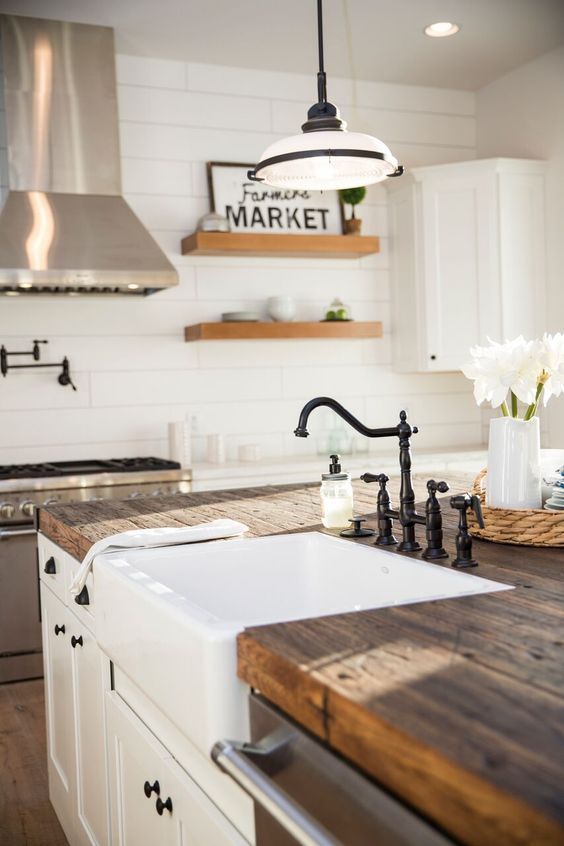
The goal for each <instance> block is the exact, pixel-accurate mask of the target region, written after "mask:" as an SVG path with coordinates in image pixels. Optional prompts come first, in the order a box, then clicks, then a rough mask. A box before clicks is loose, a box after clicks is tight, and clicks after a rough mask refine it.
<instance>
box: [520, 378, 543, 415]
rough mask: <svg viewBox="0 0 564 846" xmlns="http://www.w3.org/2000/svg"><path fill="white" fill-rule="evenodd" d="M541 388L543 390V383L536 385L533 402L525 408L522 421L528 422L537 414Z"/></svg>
mask: <svg viewBox="0 0 564 846" xmlns="http://www.w3.org/2000/svg"><path fill="white" fill-rule="evenodd" d="M543 388H544V382H539V383H538V385H537V392H536V394H535V400H534V402H532V403H531V404H530V406H529V407H528V408H527V410H526V412H525V416H524V418H523V420H530V419H531V418H532V417H534V416H535V414H536V413H537V408H538V406H539V400H540V398H541V394H542V392H543Z"/></svg>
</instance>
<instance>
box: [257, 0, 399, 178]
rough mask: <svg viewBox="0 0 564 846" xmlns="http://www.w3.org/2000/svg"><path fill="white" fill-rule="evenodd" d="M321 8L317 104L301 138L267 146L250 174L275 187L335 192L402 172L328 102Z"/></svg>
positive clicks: (319, 7)
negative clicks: (347, 122) (348, 128)
mask: <svg viewBox="0 0 564 846" xmlns="http://www.w3.org/2000/svg"><path fill="white" fill-rule="evenodd" d="M322 5H323V0H317V40H318V49H319V70H318V72H317V103H314V104H313V106H312V107H311V108H310V109H309V111H308V113H307V120H306V122H305V123H304V124H303V125H302V135H291V136H290V137H289V138H284V139H282V141H275V142H274V144H271V145H270V147H267V149H266V150H265V151H264V153H263V154H262V157H261V160H260V162H259V163H258V165H256V167H254V168H253V169H252V170H250V171H249V172H248V178H249V179H250V180H252V181H254V182H262V183H263V184H265V185H272V187H274V188H289V189H294V190H300V189H301V190H304V191H305V190H310V191H330V190H336V189H339V188H360V187H361V186H364V185H371V184H372V183H373V182H381V181H382V180H383V179H386V178H387V177H391V176H401V174H402V173H403V167H402V166H401V165H400V164H398V160H397V159H396V158H395V156H392V154H391V152H390V150H389V148H388V147H386V145H385V144H384V143H383V142H382V141H380V140H379V139H378V138H374V137H373V136H372V135H365V134H364V133H362V132H348V131H347V128H346V127H347V125H346V123H345V121H344V120H341V118H340V117H339V109H338V108H337V107H336V106H334V105H333V103H330V102H329V101H328V100H327V78H326V74H325V65H324V59H323V10H322Z"/></svg>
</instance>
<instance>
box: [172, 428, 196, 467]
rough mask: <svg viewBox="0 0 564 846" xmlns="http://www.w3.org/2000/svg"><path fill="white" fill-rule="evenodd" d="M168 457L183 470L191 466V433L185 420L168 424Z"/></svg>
mask: <svg viewBox="0 0 564 846" xmlns="http://www.w3.org/2000/svg"><path fill="white" fill-rule="evenodd" d="M168 457H169V458H170V460H171V461H178V463H179V464H180V466H181V467H182V468H183V469H189V468H190V466H191V464H192V431H191V427H190V424H189V423H188V422H187V421H186V420H177V421H175V422H174V423H169V424H168Z"/></svg>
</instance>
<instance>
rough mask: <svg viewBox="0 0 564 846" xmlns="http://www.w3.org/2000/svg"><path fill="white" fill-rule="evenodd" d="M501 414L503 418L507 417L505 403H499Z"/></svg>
mask: <svg viewBox="0 0 564 846" xmlns="http://www.w3.org/2000/svg"><path fill="white" fill-rule="evenodd" d="M501 413H502V414H503V416H504V417H509V409H508V408H507V403H506V402H502V403H501Z"/></svg>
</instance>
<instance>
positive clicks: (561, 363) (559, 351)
mask: <svg viewBox="0 0 564 846" xmlns="http://www.w3.org/2000/svg"><path fill="white" fill-rule="evenodd" d="M540 364H541V368H542V370H543V374H542V377H541V378H542V381H543V382H544V391H543V403H544V405H546V404H547V402H548V401H549V399H550V398H551V397H558V396H560V394H561V393H564V333H562V332H557V333H556V334H555V335H549V334H548V333H546V332H545V333H544V335H543V339H542V341H541V350H540Z"/></svg>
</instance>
